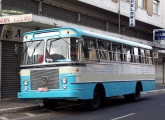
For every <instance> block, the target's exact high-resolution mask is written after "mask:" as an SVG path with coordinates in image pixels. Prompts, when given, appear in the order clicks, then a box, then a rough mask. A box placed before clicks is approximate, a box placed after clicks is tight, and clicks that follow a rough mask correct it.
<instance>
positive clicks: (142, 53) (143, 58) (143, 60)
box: [140, 49, 146, 64]
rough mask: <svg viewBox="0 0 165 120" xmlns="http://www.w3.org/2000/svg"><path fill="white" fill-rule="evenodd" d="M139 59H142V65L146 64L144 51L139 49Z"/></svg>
mask: <svg viewBox="0 0 165 120" xmlns="http://www.w3.org/2000/svg"><path fill="white" fill-rule="evenodd" d="M140 51H141V59H142V63H144V64H145V63H146V54H145V50H144V49H141V50H140Z"/></svg>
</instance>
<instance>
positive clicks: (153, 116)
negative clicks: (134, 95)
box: [0, 92, 165, 120]
mask: <svg viewBox="0 0 165 120" xmlns="http://www.w3.org/2000/svg"><path fill="white" fill-rule="evenodd" d="M164 114H165V92H163V93H160V94H150V95H143V96H142V99H141V101H140V102H134V103H130V102H128V101H125V100H124V98H123V97H115V98H111V99H109V101H108V103H107V104H106V105H105V106H104V107H102V108H101V109H99V110H96V111H89V110H88V109H87V107H86V105H85V104H82V103H77V104H71V103H69V104H65V105H63V104H62V105H60V106H59V107H58V108H57V109H56V110H48V109H39V110H34V111H28V112H20V113H15V114H6V115H3V116H1V117H0V120H8V119H9V120H29V119H30V120H84V119H88V120H164Z"/></svg>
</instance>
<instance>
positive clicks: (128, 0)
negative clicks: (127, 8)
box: [122, 0, 130, 3]
mask: <svg viewBox="0 0 165 120" xmlns="http://www.w3.org/2000/svg"><path fill="white" fill-rule="evenodd" d="M122 1H124V2H128V3H129V2H130V0H122Z"/></svg>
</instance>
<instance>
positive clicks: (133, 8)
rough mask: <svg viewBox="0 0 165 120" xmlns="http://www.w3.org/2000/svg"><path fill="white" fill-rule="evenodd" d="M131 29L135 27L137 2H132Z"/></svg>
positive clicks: (133, 0)
mask: <svg viewBox="0 0 165 120" xmlns="http://www.w3.org/2000/svg"><path fill="white" fill-rule="evenodd" d="M129 27H135V0H130V17H129Z"/></svg>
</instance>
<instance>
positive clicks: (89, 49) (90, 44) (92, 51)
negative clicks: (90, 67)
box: [83, 38, 98, 60]
mask: <svg viewBox="0 0 165 120" xmlns="http://www.w3.org/2000/svg"><path fill="white" fill-rule="evenodd" d="M83 52H84V58H86V59H91V60H97V59H98V56H97V46H96V40H95V39H89V38H85V39H84V44H83Z"/></svg>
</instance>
